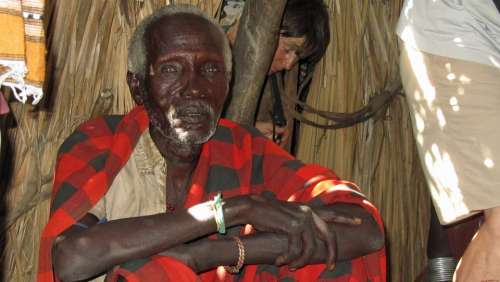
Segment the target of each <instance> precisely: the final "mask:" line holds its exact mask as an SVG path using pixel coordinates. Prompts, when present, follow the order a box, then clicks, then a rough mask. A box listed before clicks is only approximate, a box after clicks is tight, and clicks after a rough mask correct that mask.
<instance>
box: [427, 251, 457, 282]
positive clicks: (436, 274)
mask: <svg viewBox="0 0 500 282" xmlns="http://www.w3.org/2000/svg"><path fill="white" fill-rule="evenodd" d="M457 264H458V260H457V259H456V258H454V257H441V258H434V259H430V260H429V261H428V263H427V280H426V281H429V282H441V281H452V280H453V273H454V272H455V268H456V267H457Z"/></svg>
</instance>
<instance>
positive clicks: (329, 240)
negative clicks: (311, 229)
mask: <svg viewBox="0 0 500 282" xmlns="http://www.w3.org/2000/svg"><path fill="white" fill-rule="evenodd" d="M313 220H314V224H315V225H316V229H317V230H318V231H319V234H320V239H321V240H323V241H324V242H325V243H326V248H327V251H328V256H327V259H326V262H325V263H326V267H327V268H328V269H329V270H333V268H334V267H335V260H336V258H337V257H336V255H337V238H336V235H335V232H334V231H333V230H332V231H330V230H329V228H328V225H327V224H326V223H325V221H323V219H321V218H320V217H319V216H318V215H316V214H314V213H313Z"/></svg>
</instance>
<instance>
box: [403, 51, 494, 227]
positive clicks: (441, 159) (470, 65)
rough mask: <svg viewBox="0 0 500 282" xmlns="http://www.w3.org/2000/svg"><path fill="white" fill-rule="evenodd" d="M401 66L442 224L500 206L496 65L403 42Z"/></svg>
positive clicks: (417, 139) (426, 169)
mask: <svg viewBox="0 0 500 282" xmlns="http://www.w3.org/2000/svg"><path fill="white" fill-rule="evenodd" d="M400 70H401V79H402V82H403V86H404V89H405V92H406V100H407V102H408V105H409V110H410V114H411V118H412V123H413V132H414V136H415V138H416V141H417V142H416V143H417V149H418V152H419V155H420V159H421V161H422V167H423V170H424V173H425V175H426V180H427V183H428V187H429V190H430V192H431V196H432V199H433V201H434V206H435V208H436V211H437V214H438V216H439V219H440V222H441V223H442V224H450V223H454V222H456V221H458V220H461V219H463V218H466V217H469V216H471V215H473V214H474V213H476V212H478V211H481V210H485V209H489V208H493V207H498V206H500V130H498V127H499V125H500V79H499V78H500V69H499V68H495V67H492V66H488V65H484V64H480V63H475V62H470V61H464V60H457V59H452V58H448V57H442V56H437V55H432V54H429V53H424V52H420V51H419V50H417V49H414V48H413V47H411V46H409V45H406V44H403V46H402V48H401V61H400Z"/></svg>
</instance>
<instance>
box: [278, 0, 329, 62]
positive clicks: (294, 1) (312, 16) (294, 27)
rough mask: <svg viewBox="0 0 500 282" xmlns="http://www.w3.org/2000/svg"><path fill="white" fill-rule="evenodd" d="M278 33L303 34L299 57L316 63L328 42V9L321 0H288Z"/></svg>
mask: <svg viewBox="0 0 500 282" xmlns="http://www.w3.org/2000/svg"><path fill="white" fill-rule="evenodd" d="M280 33H281V35H282V36H285V37H302V36H304V37H305V39H306V42H305V46H304V50H303V53H302V54H300V57H301V59H302V60H304V61H307V63H309V64H312V65H314V64H315V63H317V62H318V61H319V60H320V59H321V57H323V55H324V54H325V52H326V48H327V47H328V43H329V42H330V26H329V20H328V10H327V7H326V5H325V3H323V0H288V2H287V4H286V7H285V13H284V15H283V22H282V24H281V31H280Z"/></svg>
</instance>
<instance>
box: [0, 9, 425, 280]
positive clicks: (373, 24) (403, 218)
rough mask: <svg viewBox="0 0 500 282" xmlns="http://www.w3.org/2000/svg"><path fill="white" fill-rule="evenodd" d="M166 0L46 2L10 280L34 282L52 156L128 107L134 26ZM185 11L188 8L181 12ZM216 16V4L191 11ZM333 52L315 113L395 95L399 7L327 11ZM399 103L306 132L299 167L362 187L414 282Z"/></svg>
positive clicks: (10, 204) (11, 207)
mask: <svg viewBox="0 0 500 282" xmlns="http://www.w3.org/2000/svg"><path fill="white" fill-rule="evenodd" d="M168 2H174V1H168V0H161V1H160V0H149V1H148V0H146V1H132V0H93V1H90V0H78V1H77V0H61V1H55V0H52V1H49V3H48V4H47V13H46V16H47V19H48V32H47V33H48V43H49V46H48V50H49V53H48V60H49V68H48V69H49V70H50V77H49V82H50V84H49V85H50V88H49V91H48V94H49V95H48V96H47V98H48V99H47V100H46V106H47V107H48V108H49V109H50V111H33V108H32V107H30V106H22V105H20V104H11V106H12V108H13V112H14V116H15V117H16V119H17V123H18V126H17V128H14V129H10V130H9V131H8V135H9V138H10V140H11V144H12V149H13V154H14V155H13V158H12V168H13V169H12V178H11V181H10V183H9V185H8V186H7V187H6V190H5V191H7V193H6V194H5V195H4V197H5V201H6V204H7V209H8V211H9V212H8V214H7V216H6V217H5V218H4V222H5V224H4V225H5V227H6V228H7V231H6V235H7V240H8V241H7V248H6V249H5V251H4V252H3V263H4V267H3V270H4V271H3V278H4V280H5V281H33V280H34V277H35V273H36V267H37V256H38V255H37V254H38V240H39V238H40V232H41V229H42V228H43V226H44V224H45V223H46V221H47V217H48V204H49V203H48V196H49V194H50V191H51V188H52V186H51V180H52V173H53V167H54V162H55V156H56V152H57V148H58V147H59V145H60V144H61V143H62V141H63V140H64V138H65V137H66V136H68V135H69V134H70V132H71V131H72V130H73V129H74V128H75V127H76V126H77V125H78V124H79V123H81V122H82V121H84V120H86V119H88V118H90V117H91V116H93V115H99V114H102V113H123V112H125V111H127V110H128V109H130V108H131V107H132V100H131V98H130V97H129V94H128V90H127V87H126V82H125V74H126V73H125V72H126V59H125V58H126V47H127V41H128V38H129V37H130V35H131V32H132V30H133V28H134V27H135V25H136V23H137V21H138V20H140V19H141V18H143V17H144V16H145V15H147V14H149V13H151V11H152V10H153V9H155V8H157V7H160V6H162V5H164V4H166V3H168ZM175 2H181V1H175ZM182 2H184V3H189V2H192V3H194V4H197V5H198V6H200V7H202V8H203V9H205V10H207V11H210V13H211V14H212V15H214V14H215V12H216V10H217V8H218V6H219V3H220V0H198V1H196V0H192V1H182ZM328 4H329V6H330V9H331V15H332V27H333V30H334V37H333V38H334V42H333V44H332V46H331V48H330V49H329V52H328V54H327V57H326V59H325V60H324V61H323V65H322V67H320V68H319V69H318V73H317V75H316V78H315V82H314V85H313V87H312V94H311V96H310V101H309V102H310V103H311V104H313V105H322V106H323V107H326V108H327V109H329V110H337V111H348V110H353V109H355V108H357V107H359V106H361V105H363V103H364V102H366V99H367V98H368V97H369V96H371V95H373V94H374V93H375V92H376V91H378V90H380V89H386V88H387V89H389V88H391V89H392V88H396V87H397V86H398V85H399V80H398V73H397V66H396V62H397V60H396V59H397V46H396V39H395V37H394V35H393V34H392V29H393V26H394V21H395V20H396V18H397V16H398V14H399V9H400V0H392V1H361V0H355V1H353V0H339V1H333V0H328ZM403 102H404V101H403V100H402V99H401V98H398V99H397V100H396V101H395V102H394V103H393V105H392V106H391V107H390V109H389V111H388V113H387V115H386V116H385V117H384V118H383V119H381V120H379V121H377V122H369V123H365V124H363V125H360V126H357V127H354V128H349V129H346V130H339V131H335V132H327V133H326V134H324V132H323V131H317V130H313V129H311V128H303V138H302V140H301V142H302V146H301V148H300V154H299V156H300V157H301V158H302V159H305V160H307V161H314V162H319V163H322V164H324V165H326V166H329V167H331V168H333V169H334V170H335V171H337V172H338V173H339V175H340V176H342V177H345V178H353V179H355V180H356V181H357V182H358V183H359V184H360V185H361V186H362V187H363V189H364V190H365V192H366V193H367V194H368V195H369V196H370V197H371V198H372V199H373V200H374V201H375V203H376V204H377V205H378V206H379V207H380V209H381V211H382V213H383V215H384V218H385V220H386V226H387V231H388V236H389V243H390V245H391V248H390V249H391V254H392V259H391V261H392V262H395V261H398V262H399V263H398V264H395V263H391V266H392V272H393V279H392V280H393V281H410V277H414V274H415V273H416V271H417V270H418V269H419V268H420V266H421V265H422V263H423V253H422V252H423V251H422V250H423V248H424V238H425V236H424V235H425V230H423V229H425V228H423V227H422V226H427V224H426V223H427V222H428V220H427V213H426V212H423V213H422V216H420V215H421V214H420V213H418V212H417V211H418V210H420V211H427V210H428V206H427V200H426V198H425V197H426V194H425V191H424V190H423V189H422V185H421V184H420V179H421V173H420V170H419V166H418V162H417V161H416V158H415V153H414V149H413V143H412V139H411V132H410V129H409V124H408V115H407V110H406V105H405V104H404V103H403Z"/></svg>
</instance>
